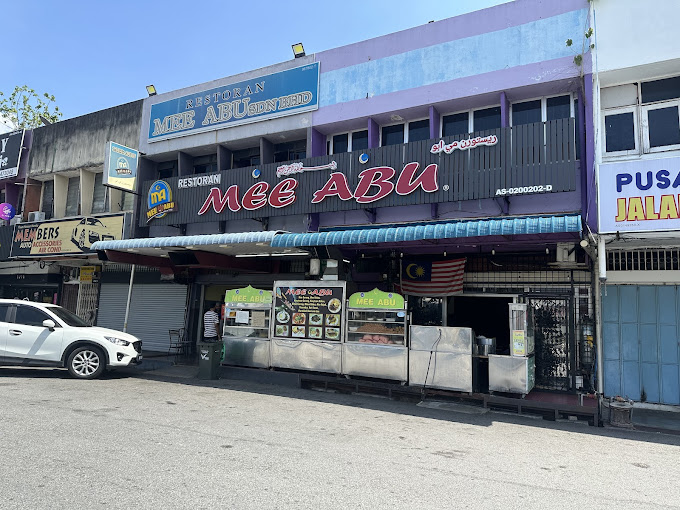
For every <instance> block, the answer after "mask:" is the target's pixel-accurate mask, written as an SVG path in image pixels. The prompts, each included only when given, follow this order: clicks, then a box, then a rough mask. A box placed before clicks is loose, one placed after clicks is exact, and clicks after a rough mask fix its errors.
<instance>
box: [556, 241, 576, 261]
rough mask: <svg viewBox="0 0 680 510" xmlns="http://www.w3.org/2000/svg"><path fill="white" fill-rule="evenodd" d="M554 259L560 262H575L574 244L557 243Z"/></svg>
mask: <svg viewBox="0 0 680 510" xmlns="http://www.w3.org/2000/svg"><path fill="white" fill-rule="evenodd" d="M555 255H556V261H557V262H561V263H572V264H573V263H575V262H576V245H574V244H572V243H557V253H556V254H555Z"/></svg>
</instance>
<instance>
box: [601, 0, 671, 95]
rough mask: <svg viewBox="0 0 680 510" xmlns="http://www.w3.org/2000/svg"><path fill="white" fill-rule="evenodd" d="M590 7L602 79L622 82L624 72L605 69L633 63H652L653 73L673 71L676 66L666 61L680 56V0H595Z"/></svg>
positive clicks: (618, 68) (616, 68)
mask: <svg viewBox="0 0 680 510" xmlns="http://www.w3.org/2000/svg"><path fill="white" fill-rule="evenodd" d="M593 9H594V12H595V23H594V30H595V41H594V42H595V43H596V52H597V70H598V72H599V73H600V77H601V78H602V79H603V81H605V79H606V81H607V82H610V81H611V82H619V83H620V82H623V81H625V79H626V74H625V73H609V72H610V71H614V70H623V69H626V68H634V67H637V68H640V67H643V68H644V67H646V66H652V67H653V68H654V69H653V70H652V69H650V70H649V73H650V74H657V75H662V74H675V73H677V70H678V67H677V66H675V67H674V66H673V65H671V62H667V61H673V60H675V59H680V44H678V42H677V41H678V40H677V33H678V20H680V1H678V0H653V1H652V0H647V1H645V0H595V1H594V2H593ZM664 63H667V64H668V65H664ZM673 67H674V68H673ZM638 71H639V69H638ZM643 74H647V73H643ZM639 77H640V76H639V74H638V78H639ZM633 79H635V78H633ZM603 85H604V83H603Z"/></svg>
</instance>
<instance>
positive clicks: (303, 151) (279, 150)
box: [274, 140, 307, 163]
mask: <svg viewBox="0 0 680 510" xmlns="http://www.w3.org/2000/svg"><path fill="white" fill-rule="evenodd" d="M306 157H307V140H296V141H294V142H285V143H278V144H276V145H274V161H275V162H276V163H280V162H282V161H292V160H295V159H305V158H306Z"/></svg>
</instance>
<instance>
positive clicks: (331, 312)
mask: <svg viewBox="0 0 680 510" xmlns="http://www.w3.org/2000/svg"><path fill="white" fill-rule="evenodd" d="M345 285H346V284H345V282H341V281H330V282H327V281H278V282H274V309H273V312H272V313H273V318H272V319H273V320H272V321H271V326H270V335H271V338H272V340H271V346H270V347H271V349H270V352H271V366H272V367H278V368H290V369H298V370H311V371H315V372H330V373H335V374H340V373H341V372H342V345H341V341H342V338H343V333H344V324H345V307H344V305H343V303H344V302H345Z"/></svg>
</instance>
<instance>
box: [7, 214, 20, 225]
mask: <svg viewBox="0 0 680 510" xmlns="http://www.w3.org/2000/svg"><path fill="white" fill-rule="evenodd" d="M17 223H21V215H17V216H15V217H14V218H12V219H11V220H9V224H10V225H16V224H17Z"/></svg>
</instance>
